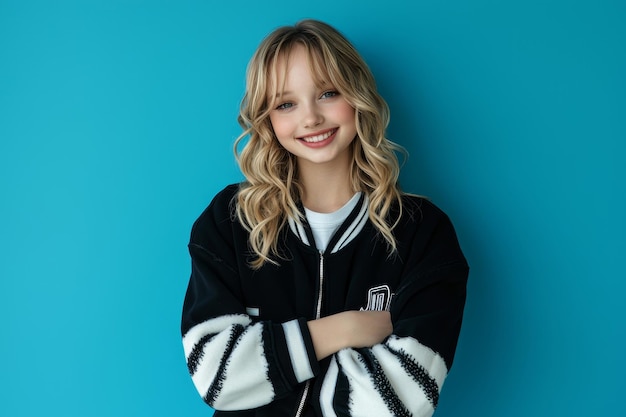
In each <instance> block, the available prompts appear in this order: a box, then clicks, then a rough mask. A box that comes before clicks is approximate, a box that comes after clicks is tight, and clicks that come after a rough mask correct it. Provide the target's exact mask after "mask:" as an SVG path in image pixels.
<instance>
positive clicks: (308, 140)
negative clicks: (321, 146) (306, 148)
mask: <svg viewBox="0 0 626 417" xmlns="http://www.w3.org/2000/svg"><path fill="white" fill-rule="evenodd" d="M336 131H337V129H333V130H329V131H328V132H325V133H322V134H321V135H315V136H307V137H303V138H301V139H302V140H303V141H305V142H306V143H316V142H321V141H323V140H326V139H328V138H329V137H330V136H331V135H332V134H333V133H335V132H336Z"/></svg>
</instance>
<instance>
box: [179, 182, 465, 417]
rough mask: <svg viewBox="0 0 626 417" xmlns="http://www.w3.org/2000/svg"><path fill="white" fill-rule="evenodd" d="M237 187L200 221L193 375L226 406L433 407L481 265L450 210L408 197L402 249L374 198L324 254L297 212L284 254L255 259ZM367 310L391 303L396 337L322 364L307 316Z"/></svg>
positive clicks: (419, 411)
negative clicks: (469, 257) (472, 259)
mask: <svg viewBox="0 0 626 417" xmlns="http://www.w3.org/2000/svg"><path fill="white" fill-rule="evenodd" d="M237 190H238V185H237V184H233V185H230V186H228V187H226V188H225V189H224V190H222V191H221V192H220V193H218V194H217V195H216V196H215V198H214V199H213V201H212V202H211V204H210V205H209V206H208V207H207V209H206V210H205V211H204V212H203V213H202V214H201V215H200V217H199V218H198V219H197V220H196V222H195V223H194V225H193V228H192V232H191V239H190V242H189V252H190V255H191V278H190V281H189V286H188V289H187V293H186V296H185V300H184V305H183V312H182V325H181V331H182V336H183V347H184V353H185V357H186V360H187V365H188V368H189V372H190V374H191V377H192V380H193V382H194V385H195V386H196V388H197V390H198V392H199V393H200V395H201V396H202V398H203V399H204V400H205V401H206V402H207V403H208V404H209V405H210V406H211V407H213V408H214V409H215V410H218V411H216V413H215V416H216V417H218V416H233V417H252V416H259V417H260V416H271V417H282V416H301V417H304V416H322V415H323V416H376V417H382V416H404V415H407V416H408V415H412V416H430V415H432V413H433V412H434V410H435V407H436V406H437V402H438V399H439V393H440V391H441V387H442V384H443V382H444V379H445V378H446V376H447V374H448V372H449V369H450V366H451V365H452V361H453V358H454V352H455V349H456V345H457V340H458V336H459V331H460V327H461V321H462V316H463V309H464V304H465V295H466V282H467V277H468V272H469V268H468V265H467V262H466V260H465V258H464V256H463V253H462V251H461V249H460V247H459V244H458V241H457V237H456V234H455V231H454V228H453V226H452V224H451V222H450V220H449V218H448V217H447V216H446V215H445V214H444V213H443V212H442V211H441V210H439V209H438V208H437V207H436V206H435V205H433V204H432V203H431V202H429V201H428V200H426V199H423V198H420V197H415V196H409V195H404V196H403V211H402V217H401V219H400V223H399V224H398V225H397V226H396V227H395V229H394V235H395V237H396V240H397V251H396V252H395V253H393V254H391V255H390V254H389V251H388V248H387V245H386V243H385V241H384V240H383V239H382V238H381V237H380V236H379V235H378V233H377V232H376V230H375V228H374V227H373V225H372V224H371V222H370V221H369V218H368V204H367V202H368V200H367V197H366V196H365V195H363V196H362V197H361V199H360V201H359V202H358V204H357V205H356V207H355V208H354V209H353V211H352V212H351V214H350V215H349V216H348V218H347V219H346V220H345V221H344V223H343V224H342V226H341V227H340V228H339V229H338V230H337V231H336V232H335V234H334V235H333V237H332V239H331V241H330V243H329V245H328V247H327V249H326V251H325V252H323V253H322V252H320V251H318V250H317V249H316V248H315V244H314V239H313V236H312V233H311V231H310V229H309V227H308V225H307V223H306V221H304V222H297V221H295V220H293V219H290V221H289V224H288V226H286V227H284V228H283V230H282V231H281V234H280V239H279V250H280V252H281V254H282V255H283V257H284V259H280V260H278V262H279V265H273V264H270V263H266V264H265V265H264V266H263V267H262V268H260V269H258V270H253V269H251V268H250V267H249V266H248V262H249V261H250V259H251V258H250V256H251V254H250V250H249V247H248V233H247V232H246V231H245V230H244V229H243V227H242V226H241V225H240V223H239V222H238V220H237V219H236V216H235V215H234V211H233V208H234V200H233V198H234V197H235V196H236V193H237ZM392 214H393V213H392ZM395 214H396V215H397V211H395ZM360 309H364V310H368V309H369V310H389V311H390V312H391V317H392V323H393V334H392V335H391V336H390V337H389V338H387V339H386V340H385V341H384V342H383V343H380V344H377V345H374V346H372V347H369V348H359V349H352V348H351V349H343V350H341V351H339V352H337V353H336V354H334V355H332V356H331V357H329V358H326V359H324V360H322V361H317V359H316V356H315V351H314V349H313V343H312V341H311V336H310V334H309V331H308V326H307V321H309V320H313V319H316V318H319V317H324V316H327V315H331V314H334V313H338V312H341V311H347V310H360Z"/></svg>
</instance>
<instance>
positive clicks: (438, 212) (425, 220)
mask: <svg viewBox="0 0 626 417" xmlns="http://www.w3.org/2000/svg"><path fill="white" fill-rule="evenodd" d="M402 222H407V223H413V224H418V225H419V224H422V225H424V224H429V223H440V222H444V223H449V222H450V218H449V217H448V215H447V214H446V213H445V212H444V211H443V210H442V209H441V208H439V207H438V206H437V205H436V204H435V203H434V202H432V201H431V200H429V199H428V198H426V197H422V196H418V195H414V194H403V195H402Z"/></svg>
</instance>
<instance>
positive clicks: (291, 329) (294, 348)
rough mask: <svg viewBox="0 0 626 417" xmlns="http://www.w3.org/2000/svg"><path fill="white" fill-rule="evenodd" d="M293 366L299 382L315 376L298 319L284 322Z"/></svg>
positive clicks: (284, 330)
mask: <svg viewBox="0 0 626 417" xmlns="http://www.w3.org/2000/svg"><path fill="white" fill-rule="evenodd" d="M282 326H283V332H284V333H285V340H286V341H287V349H288V350H289V358H290V359H291V366H292V367H293V371H294V374H295V376H296V379H297V380H298V382H303V381H306V380H308V379H311V378H313V369H312V368H311V363H310V362H309V355H308V352H307V349H306V345H305V343H304V338H303V337H302V331H301V330H300V323H299V322H298V320H291V321H288V322H286V323H283V324H282Z"/></svg>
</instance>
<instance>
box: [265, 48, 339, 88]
mask: <svg viewBox="0 0 626 417" xmlns="http://www.w3.org/2000/svg"><path fill="white" fill-rule="evenodd" d="M302 66H306V67H308V70H309V73H310V75H311V76H312V78H313V81H314V82H315V84H316V85H317V86H323V85H326V84H329V83H330V79H331V77H330V74H329V73H328V70H327V68H326V65H325V62H324V59H323V57H322V54H321V53H320V52H319V51H317V50H316V49H314V48H312V47H310V46H305V45H302V44H299V43H297V44H294V45H291V46H290V47H289V48H285V49H284V50H282V51H280V52H278V53H277V54H276V55H275V56H274V58H273V60H272V61H271V62H270V65H269V68H268V78H269V80H268V81H269V83H268V87H269V90H270V91H268V94H269V95H275V94H280V93H281V91H282V90H284V85H285V83H286V79H287V75H288V73H289V72H290V71H291V70H292V68H294V67H297V68H298V69H300V68H302Z"/></svg>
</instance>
